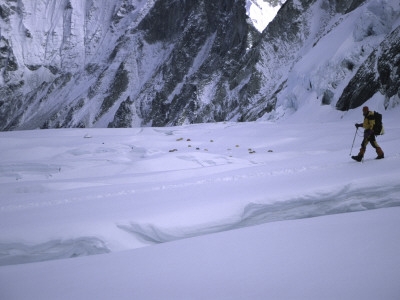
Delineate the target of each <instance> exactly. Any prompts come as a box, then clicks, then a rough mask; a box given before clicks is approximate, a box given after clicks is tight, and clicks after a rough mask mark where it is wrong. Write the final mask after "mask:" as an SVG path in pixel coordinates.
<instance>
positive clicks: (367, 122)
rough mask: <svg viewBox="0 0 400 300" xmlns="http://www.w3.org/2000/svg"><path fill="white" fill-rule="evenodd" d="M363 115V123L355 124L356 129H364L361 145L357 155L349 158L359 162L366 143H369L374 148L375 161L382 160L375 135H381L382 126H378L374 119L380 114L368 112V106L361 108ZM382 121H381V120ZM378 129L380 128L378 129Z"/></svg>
mask: <svg viewBox="0 0 400 300" xmlns="http://www.w3.org/2000/svg"><path fill="white" fill-rule="evenodd" d="M363 115H364V122H363V123H360V124H355V126H356V128H359V127H363V128H364V139H363V141H362V143H361V149H360V152H359V153H358V155H356V156H352V157H351V158H352V159H354V160H356V161H358V162H360V161H361V160H362V159H363V157H364V153H365V150H366V149H367V145H368V142H369V143H371V145H372V147H374V148H375V150H376V153H377V154H378V156H377V157H376V159H382V158H384V153H383V151H382V149H381V147H379V145H378V143H377V142H376V139H375V135H379V134H381V130H382V125H381V124H378V122H379V121H377V120H376V119H377V118H376V117H377V116H378V115H379V116H381V115H380V114H378V113H377V112H374V111H369V108H368V106H364V107H363ZM381 120H382V119H381ZM378 127H380V128H378Z"/></svg>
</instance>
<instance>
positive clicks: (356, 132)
mask: <svg viewBox="0 0 400 300" xmlns="http://www.w3.org/2000/svg"><path fill="white" fill-rule="evenodd" d="M357 131H358V127H357V128H356V133H355V134H354V139H353V145H351V149H350V156H351V152H352V151H353V147H354V141H355V140H356V135H357Z"/></svg>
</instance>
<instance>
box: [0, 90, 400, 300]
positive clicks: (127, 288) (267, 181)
mask: <svg viewBox="0 0 400 300" xmlns="http://www.w3.org/2000/svg"><path fill="white" fill-rule="evenodd" d="M381 98H382V97H381V96H379V95H376V96H375V97H374V100H371V101H370V102H368V103H367V105H369V107H370V109H371V110H378V111H380V112H382V113H383V120H384V125H385V130H386V134H385V135H383V136H379V137H378V143H379V144H380V145H381V147H382V149H383V150H384V152H385V158H384V159H383V160H375V159H374V158H375V156H376V154H375V151H374V150H373V148H372V147H371V146H370V145H368V148H367V152H366V155H365V159H364V162H362V163H358V162H355V161H353V160H352V159H351V158H350V150H351V146H352V142H353V138H354V137H355V144H354V148H353V149H352V154H353V155H355V154H356V153H357V152H358V149H359V145H360V143H361V139H362V133H361V131H360V130H358V132H357V135H355V134H356V129H355V127H354V123H356V122H361V121H362V114H361V108H360V109H356V110H353V111H349V112H346V113H343V112H337V111H334V110H333V109H332V108H331V107H329V106H320V107H316V106H312V107H313V109H311V108H310V110H309V111H307V112H305V111H298V112H297V113H296V114H295V115H294V116H296V117H293V118H291V119H287V120H285V121H281V122H275V123H272V122H265V121H259V122H252V123H234V122H227V123H213V124H197V125H187V126H180V127H170V128H132V129H100V128H97V129H58V130H33V131H14V132H1V133H0V141H1V142H0V299H13V300H18V299H399V298H400V285H399V278H400V256H399V253H400V239H399V236H400V207H399V206H400V181H399V178H400V176H399V175H400V150H399V149H400V148H399V145H400V142H399V141H400V124H399V122H398V117H399V112H400V110H399V107H397V108H394V109H391V110H387V111H385V110H384V109H383V107H382V105H381V104H380V103H383V99H381Z"/></svg>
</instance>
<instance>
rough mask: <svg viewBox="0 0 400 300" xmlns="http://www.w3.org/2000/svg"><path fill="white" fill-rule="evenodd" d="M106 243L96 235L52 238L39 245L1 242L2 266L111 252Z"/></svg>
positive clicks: (0, 256) (0, 262) (0, 257)
mask: <svg viewBox="0 0 400 300" xmlns="http://www.w3.org/2000/svg"><path fill="white" fill-rule="evenodd" d="M109 252H110V250H109V249H108V248H107V247H106V245H105V243H104V242H103V241H102V240H100V239H98V238H95V237H82V238H76V239H69V240H52V241H48V242H46V243H42V244H37V245H28V244H24V243H0V266H6V265H16V264H26V263H32V262H41V261H47V260H56V259H64V258H73V257H80V256H88V255H95V254H104V253H109Z"/></svg>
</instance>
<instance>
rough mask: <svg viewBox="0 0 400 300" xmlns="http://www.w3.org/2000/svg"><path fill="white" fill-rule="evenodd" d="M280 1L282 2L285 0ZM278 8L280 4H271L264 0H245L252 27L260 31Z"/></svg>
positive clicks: (273, 16) (272, 17)
mask: <svg viewBox="0 0 400 300" xmlns="http://www.w3.org/2000/svg"><path fill="white" fill-rule="evenodd" d="M282 2H283V3H284V2H286V1H282ZM280 8H281V6H280V5H277V6H272V5H271V4H270V3H269V2H267V1H264V0H247V1H246V13H247V15H248V16H249V18H250V20H251V21H252V23H253V25H254V27H255V28H256V29H257V30H258V31H260V32H262V31H263V30H264V29H265V27H267V25H268V24H269V23H270V22H271V21H272V20H273V19H274V18H275V16H276V14H277V13H278V11H279V9H280Z"/></svg>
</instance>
